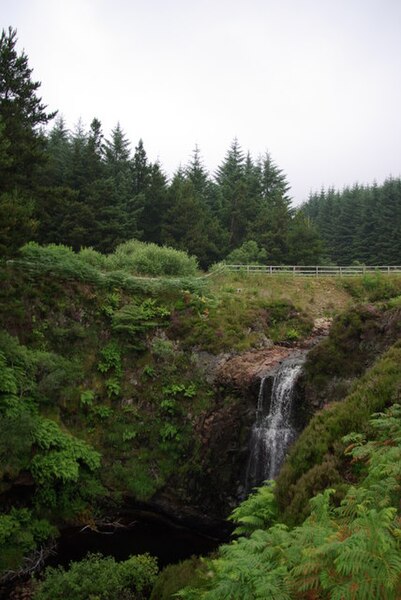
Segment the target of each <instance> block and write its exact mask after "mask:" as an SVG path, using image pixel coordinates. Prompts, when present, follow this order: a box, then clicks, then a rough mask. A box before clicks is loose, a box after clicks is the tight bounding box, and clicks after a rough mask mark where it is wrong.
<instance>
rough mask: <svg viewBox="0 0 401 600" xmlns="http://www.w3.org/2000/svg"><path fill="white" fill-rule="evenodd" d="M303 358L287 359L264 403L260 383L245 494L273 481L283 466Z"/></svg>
mask: <svg viewBox="0 0 401 600" xmlns="http://www.w3.org/2000/svg"><path fill="white" fill-rule="evenodd" d="M303 360H304V358H303V357H297V358H295V359H294V358H293V359H290V360H286V361H284V362H283V363H282V365H281V366H280V368H279V370H278V371H277V373H276V375H275V377H274V380H273V386H272V392H271V397H270V399H269V400H270V402H268V401H267V400H266V389H265V388H266V381H267V378H266V377H263V378H262V379H261V382H260V388H259V395H258V401H257V407H256V419H255V423H254V424H253V427H252V431H251V439H250V443H249V459H248V465H247V469H246V478H245V492H246V494H248V493H249V492H250V491H251V490H252V488H254V487H255V486H258V485H261V483H263V481H265V480H266V479H274V478H275V477H276V476H277V474H278V472H279V470H280V467H281V465H282V462H283V460H284V457H285V454H286V450H287V448H288V446H289V445H290V444H291V442H293V441H294V439H295V434H296V432H295V429H294V428H293V427H292V425H291V420H290V419H291V409H292V403H293V399H294V392H295V386H296V382H297V380H298V377H299V376H300V374H301V371H302V364H303Z"/></svg>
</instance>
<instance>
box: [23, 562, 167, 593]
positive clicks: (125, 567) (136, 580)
mask: <svg viewBox="0 0 401 600" xmlns="http://www.w3.org/2000/svg"><path fill="white" fill-rule="evenodd" d="M157 570H158V569H157V562H156V559H155V558H153V557H152V556H150V555H149V554H142V555H138V556H131V557H130V558H129V559H128V560H126V561H124V562H121V563H117V562H116V561H115V560H114V558H112V557H110V556H107V557H103V556H102V555H101V554H89V555H88V556H87V557H86V558H85V559H84V560H82V561H80V562H72V563H71V564H70V567H69V569H68V570H67V571H65V570H64V569H63V568H62V567H58V568H53V567H49V568H47V569H46V571H45V578H44V580H43V581H42V582H41V583H40V584H39V585H38V588H37V590H36V592H35V593H34V596H33V598H34V600H88V599H93V600H95V599H96V600H124V599H126V600H144V599H145V598H148V596H149V593H150V591H151V589H152V586H153V582H154V581H155V579H156V575H157Z"/></svg>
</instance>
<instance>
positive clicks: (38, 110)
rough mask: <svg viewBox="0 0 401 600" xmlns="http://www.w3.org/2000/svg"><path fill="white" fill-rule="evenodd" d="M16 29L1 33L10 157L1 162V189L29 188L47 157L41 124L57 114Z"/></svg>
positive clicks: (2, 106)
mask: <svg viewBox="0 0 401 600" xmlns="http://www.w3.org/2000/svg"><path fill="white" fill-rule="evenodd" d="M16 44H17V32H16V30H15V29H12V28H11V27H9V28H8V31H5V30H4V29H3V31H2V34H1V36H0V119H1V122H2V123H3V126H4V129H3V136H4V138H5V139H6V140H7V141H8V142H9V144H8V147H7V154H8V157H9V161H7V163H6V164H4V163H2V164H0V168H1V172H0V191H10V190H12V189H13V188H15V187H20V188H25V189H27V188H30V187H31V186H32V184H33V182H34V178H35V175H36V170H37V167H38V165H39V164H41V163H42V162H43V160H44V136H43V134H42V132H41V129H40V128H41V127H42V126H44V125H46V124H47V123H48V122H49V121H50V120H51V119H52V118H53V117H54V115H55V113H47V112H46V105H45V104H43V103H42V99H41V98H40V97H39V96H38V94H37V91H38V89H39V87H40V82H38V81H33V80H32V78H31V75H32V69H30V68H29V66H28V57H27V55H26V54H25V52H21V53H20V54H18V52H17V49H16Z"/></svg>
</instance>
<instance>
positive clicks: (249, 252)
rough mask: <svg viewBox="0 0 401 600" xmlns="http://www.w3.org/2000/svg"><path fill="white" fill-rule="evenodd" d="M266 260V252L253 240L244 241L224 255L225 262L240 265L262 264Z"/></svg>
mask: <svg viewBox="0 0 401 600" xmlns="http://www.w3.org/2000/svg"><path fill="white" fill-rule="evenodd" d="M266 261H267V252H266V250H265V249H264V248H260V247H259V246H258V244H257V243H256V242H254V241H253V240H248V241H247V242H244V243H243V244H242V246H240V247H239V248H236V249H235V250H233V251H232V252H230V254H229V255H228V256H227V257H226V259H225V262H227V263H231V264H240V265H251V264H253V265H259V264H260V265H263V264H266Z"/></svg>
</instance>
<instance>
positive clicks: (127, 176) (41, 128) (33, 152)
mask: <svg viewBox="0 0 401 600" xmlns="http://www.w3.org/2000/svg"><path fill="white" fill-rule="evenodd" d="M16 41H17V38H16V31H15V30H12V29H11V28H9V30H8V31H3V33H2V36H1V38H0V75H1V76H0V251H1V252H2V254H3V255H6V254H8V255H9V254H13V253H14V252H15V251H16V250H17V249H18V248H19V247H20V246H21V244H22V243H24V242H26V241H28V240H35V241H37V242H40V243H50V242H53V243H62V244H66V245H69V246H71V247H72V248H73V249H75V250H79V249H80V248H81V247H84V246H86V247H88V246H90V247H93V248H94V249H96V250H99V251H101V252H112V251H113V250H114V249H115V248H116V246H117V245H118V244H120V243H122V242H124V241H126V240H129V239H133V238H136V239H139V240H143V241H146V242H154V243H157V244H165V245H169V246H172V247H174V248H176V249H178V250H185V251H187V252H189V253H190V254H193V255H195V256H196V257H197V258H198V260H199V263H200V265H201V266H202V267H207V266H208V265H210V264H212V263H214V262H216V261H219V260H221V259H223V258H225V257H227V255H230V253H231V252H233V251H237V254H234V255H233V256H231V257H230V258H232V259H233V260H242V261H246V262H270V263H308V262H309V263H311V262H312V263H315V262H318V261H319V257H320V254H321V244H320V241H319V238H318V235H317V233H316V231H315V229H314V227H313V226H312V225H311V224H310V222H309V221H308V220H307V219H305V217H304V216H303V215H302V214H300V213H298V214H295V211H294V210H293V209H292V208H291V198H290V196H289V186H288V182H287V179H286V176H285V175H284V174H283V172H282V171H281V170H280V169H279V168H278V167H277V166H276V165H275V163H274V161H273V160H272V159H271V157H270V155H269V154H268V153H266V154H265V155H264V156H263V157H260V158H258V159H257V160H254V159H252V157H251V155H250V154H249V153H248V154H245V153H244V152H243V150H242V149H241V147H240V145H239V143H238V141H237V140H236V139H235V140H234V141H233V143H232V144H231V146H230V148H229V149H228V151H227V154H226V156H225V158H224V159H223V161H222V162H221V164H220V165H219V166H218V168H217V171H216V173H215V174H214V175H213V176H211V175H210V174H209V173H208V172H207V170H206V169H205V167H204V165H203V164H202V158H201V154H200V151H199V149H198V147H195V149H194V152H193V155H192V157H191V159H190V161H189V162H188V164H187V165H186V166H184V167H180V168H179V169H178V170H177V171H176V172H175V174H174V175H173V177H172V178H170V179H169V178H168V177H167V175H166V173H165V172H164V170H163V168H162V166H161V164H160V163H159V162H151V161H150V160H149V158H148V157H147V154H146V151H145V148H144V144H143V142H142V140H139V142H138V144H137V145H136V147H135V148H134V150H133V151H132V150H131V143H130V141H129V140H128V139H127V136H126V135H125V133H124V131H123V129H122V127H121V126H120V125H119V124H117V125H116V126H115V128H114V129H113V130H112V132H111V135H110V136H109V137H105V136H104V134H103V131H102V125H101V122H100V121H99V120H98V119H96V118H95V119H93V121H92V123H91V124H90V127H89V128H88V129H85V128H84V127H83V126H82V124H78V125H77V126H76V127H75V129H74V130H73V131H69V130H68V128H67V126H66V124H65V122H64V120H63V119H62V118H61V117H59V118H57V119H56V120H55V121H54V118H55V114H54V113H53V114H49V113H48V112H47V110H46V106H45V105H44V104H43V103H42V100H41V98H39V96H38V93H37V92H38V88H39V87H40V84H39V83H38V82H34V81H33V80H32V77H31V74H32V70H31V69H30V68H29V66H28V58H27V56H26V54H25V53H24V52H22V53H21V54H18V52H17V50H16ZM51 123H53V126H52V127H51V128H50V124H51ZM244 244H245V246H244ZM238 249H240V250H239V254H238Z"/></svg>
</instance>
